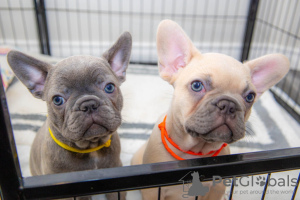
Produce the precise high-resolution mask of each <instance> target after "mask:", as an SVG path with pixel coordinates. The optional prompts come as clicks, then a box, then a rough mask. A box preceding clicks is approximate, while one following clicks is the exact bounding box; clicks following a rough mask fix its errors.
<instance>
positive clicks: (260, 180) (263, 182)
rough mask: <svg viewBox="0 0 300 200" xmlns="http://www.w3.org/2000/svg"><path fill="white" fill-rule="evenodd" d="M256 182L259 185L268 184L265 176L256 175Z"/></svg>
mask: <svg viewBox="0 0 300 200" xmlns="http://www.w3.org/2000/svg"><path fill="white" fill-rule="evenodd" d="M256 180H257V182H256V184H257V185H259V186H264V185H265V184H266V178H265V177H261V176H259V177H256Z"/></svg>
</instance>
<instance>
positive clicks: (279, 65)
mask: <svg viewBox="0 0 300 200" xmlns="http://www.w3.org/2000/svg"><path fill="white" fill-rule="evenodd" d="M245 64H246V65H247V66H248V67H249V68H250V70H251V79H252V83H253V85H254V86H255V87H256V92H257V97H259V96H260V95H261V94H262V93H264V92H265V91H266V90H268V89H269V88H271V87H272V86H273V85H275V84H276V83H278V82H279V81H280V80H281V79H282V78H283V77H284V76H285V75H286V74H287V72H288V71H289V67H290V63H289V60H288V58H287V57H285V56H284V55H282V54H270V55H266V56H262V57H259V58H257V59H254V60H251V61H248V62H246V63H245Z"/></svg>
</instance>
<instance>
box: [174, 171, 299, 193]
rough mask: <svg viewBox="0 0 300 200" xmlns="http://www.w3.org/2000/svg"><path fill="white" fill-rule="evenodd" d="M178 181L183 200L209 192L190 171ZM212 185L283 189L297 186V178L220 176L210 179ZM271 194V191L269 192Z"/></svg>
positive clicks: (195, 174) (194, 172) (193, 172)
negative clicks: (180, 184) (181, 189)
mask: <svg viewBox="0 0 300 200" xmlns="http://www.w3.org/2000/svg"><path fill="white" fill-rule="evenodd" d="M179 181H181V182H182V185H183V195H182V197H183V198H188V197H189V196H205V195H206V194H207V193H208V192H209V187H208V186H205V185H203V183H202V182H201V178H200V176H199V172H196V171H190V172H188V173H187V174H185V175H184V176H183V177H182V178H181V179H179ZM211 182H212V185H213V186H215V185H217V184H223V185H224V186H226V187H230V186H231V185H232V184H233V185H234V186H241V187H244V188H245V189H246V190H247V187H253V186H255V185H258V186H260V187H264V186H265V185H266V184H268V186H269V187H274V186H277V187H285V186H293V187H295V186H296V184H297V178H290V176H289V175H287V177H285V178H272V177H271V178H269V179H266V177H264V176H261V175H259V176H257V177H254V176H241V177H239V178H238V177H235V176H233V177H232V178H224V179H222V177H221V176H213V177H212V181H211ZM271 193H272V190H271Z"/></svg>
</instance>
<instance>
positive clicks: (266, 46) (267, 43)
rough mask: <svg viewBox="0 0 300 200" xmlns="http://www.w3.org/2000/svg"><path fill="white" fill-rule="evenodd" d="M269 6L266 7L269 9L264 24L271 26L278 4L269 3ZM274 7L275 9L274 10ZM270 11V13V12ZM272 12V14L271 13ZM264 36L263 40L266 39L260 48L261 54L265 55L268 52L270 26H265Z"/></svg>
mask: <svg viewBox="0 0 300 200" xmlns="http://www.w3.org/2000/svg"><path fill="white" fill-rule="evenodd" d="M270 4H271V5H269V6H268V7H269V8H270V9H269V12H268V18H267V19H266V23H270V24H271V20H273V19H274V17H275V16H274V15H275V11H276V8H277V7H276V6H277V5H278V3H277V2H276V3H274V1H273V2H272V1H270ZM274 6H275V8H274ZM270 10H271V11H270ZM272 11H273V12H272ZM266 29H267V30H266V33H267V34H266V36H267V37H265V39H266V42H265V45H264V46H262V51H263V54H266V53H267V50H268V46H269V43H270V39H271V30H272V27H271V26H268V25H267V26H266Z"/></svg>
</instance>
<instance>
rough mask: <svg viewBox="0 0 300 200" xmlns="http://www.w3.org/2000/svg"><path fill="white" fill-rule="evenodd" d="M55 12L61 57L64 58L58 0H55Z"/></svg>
mask: <svg viewBox="0 0 300 200" xmlns="http://www.w3.org/2000/svg"><path fill="white" fill-rule="evenodd" d="M54 12H55V22H56V27H57V28H56V30H57V39H58V47H59V56H60V57H64V55H63V53H62V49H63V47H62V44H61V43H62V39H61V32H60V20H58V18H59V15H58V14H59V11H58V7H57V0H54Z"/></svg>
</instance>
